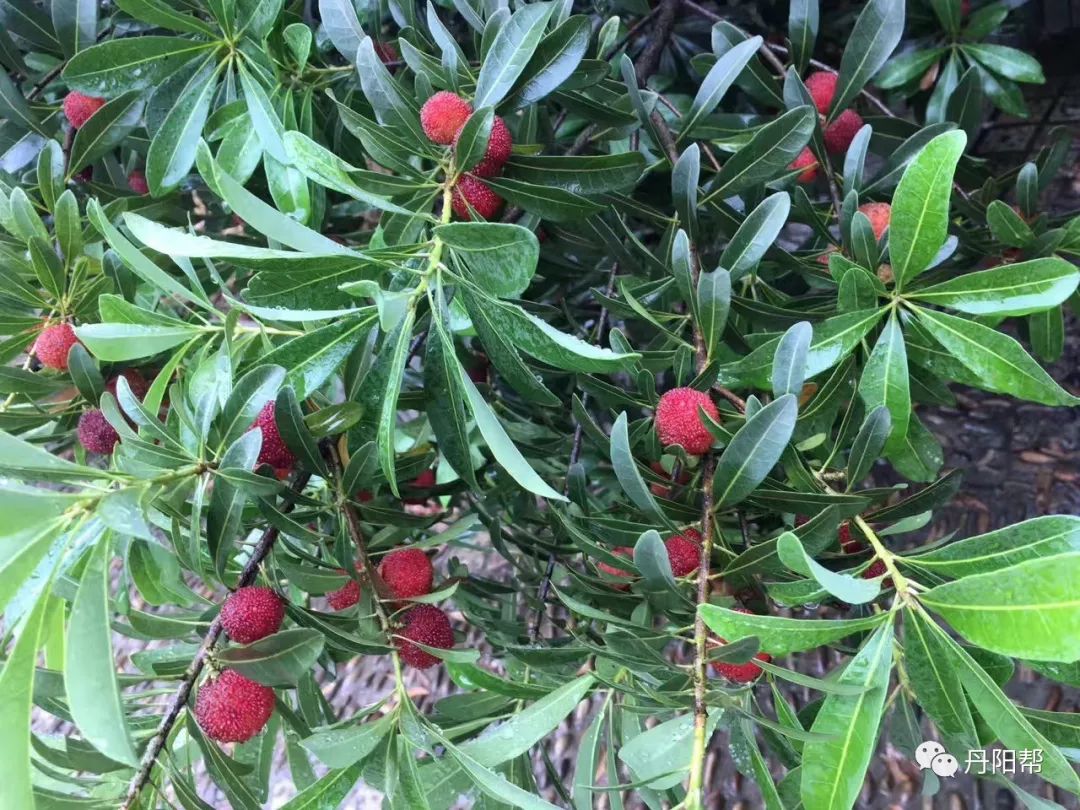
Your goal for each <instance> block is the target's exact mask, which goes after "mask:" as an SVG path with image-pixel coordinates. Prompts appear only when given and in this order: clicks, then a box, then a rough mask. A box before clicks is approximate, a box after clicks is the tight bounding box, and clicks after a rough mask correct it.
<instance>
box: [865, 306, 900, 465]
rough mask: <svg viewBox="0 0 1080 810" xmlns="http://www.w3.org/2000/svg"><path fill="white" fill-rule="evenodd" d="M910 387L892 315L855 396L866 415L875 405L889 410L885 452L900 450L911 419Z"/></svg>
mask: <svg viewBox="0 0 1080 810" xmlns="http://www.w3.org/2000/svg"><path fill="white" fill-rule="evenodd" d="M910 386H911V383H910V380H909V378H908V364H907V350H906V348H905V346H904V334H903V332H901V330H900V321H899V319H898V318H897V317H896V316H895V315H894V316H893V317H891V318H889V321H888V323H886V324H885V328H884V329H882V330H881V335H880V336H879V337H878V341H877V343H876V344H875V345H874V350H873V351H872V352H871V353H870V359H869V360H867V362H866V367H865V368H864V369H863V374H862V378H861V379H860V380H859V395H860V396H861V397H862V401H863V404H864V405H865V406H866V410H867V411H872V410H873V409H874V408H876V407H878V406H879V405H884V406H885V407H886V408H888V409H889V417H890V432H889V439H888V441H887V442H886V448H887V449H892V448H897V447H900V446H901V443H902V442H903V441H904V437H905V436H906V435H907V428H908V421H909V419H910V416H911V387H910Z"/></svg>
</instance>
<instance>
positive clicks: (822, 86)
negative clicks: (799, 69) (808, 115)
mask: <svg viewBox="0 0 1080 810" xmlns="http://www.w3.org/2000/svg"><path fill="white" fill-rule="evenodd" d="M836 79H837V75H836V74H835V73H833V72H832V71H831V70H819V71H817V72H816V73H811V74H810V75H809V76H807V77H806V89H807V90H808V91H809V93H810V98H812V99H813V100H814V106H815V107H817V111H818V112H819V113H821V114H822V115H827V114H828V112H829V107H830V106H831V105H832V102H833V97H835V96H836Z"/></svg>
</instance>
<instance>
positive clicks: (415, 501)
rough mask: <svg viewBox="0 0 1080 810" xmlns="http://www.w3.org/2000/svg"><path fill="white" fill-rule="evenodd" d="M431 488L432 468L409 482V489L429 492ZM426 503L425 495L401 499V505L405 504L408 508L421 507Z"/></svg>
mask: <svg viewBox="0 0 1080 810" xmlns="http://www.w3.org/2000/svg"><path fill="white" fill-rule="evenodd" d="M433 486H435V469H434V468H433V467H428V468H427V469H426V470H424V471H423V472H422V473H420V474H419V475H418V476H416V478H414V479H413V480H412V481H410V482H409V487H410V488H412V489H416V490H429V489H431V488H432V487H433ZM427 501H428V498H427V495H419V496H416V497H409V498H402V499H401V502H402V503H407V504H409V505H410V506H423V505H424V504H425V503H427Z"/></svg>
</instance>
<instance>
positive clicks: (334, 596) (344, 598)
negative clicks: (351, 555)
mask: <svg viewBox="0 0 1080 810" xmlns="http://www.w3.org/2000/svg"><path fill="white" fill-rule="evenodd" d="M356 570H357V571H359V570H360V564H359V563H357V565H356ZM338 573H339V574H344V573H345V572H344V571H342V570H340V569H339V570H338ZM326 601H327V602H328V603H329V605H330V609H331V610H347V609H348V608H351V607H352V606H353V605H355V604H356V603H357V602H359V601H360V583H359V582H357V581H356V580H355V579H350V580H349V581H348V582H346V583H345V584H344V585H342V586H341V587H340V588H338V589H337V590H336V591H331V592H330V593H328V594H327V595H326Z"/></svg>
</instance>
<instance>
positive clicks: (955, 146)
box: [889, 130, 967, 290]
mask: <svg viewBox="0 0 1080 810" xmlns="http://www.w3.org/2000/svg"><path fill="white" fill-rule="evenodd" d="M966 143H967V136H966V135H965V134H964V133H963V132H960V131H956V130H954V131H952V132H946V133H944V134H942V135H938V136H937V137H936V138H934V139H933V140H932V141H930V142H929V143H928V144H927V145H926V146H924V147H923V149H922V151H920V152H919V154H918V156H916V158H915V159H914V160H912V161H911V163H909V164H908V166H907V168H906V169H905V170H904V175H903V177H901V178H900V184H899V185H898V186H897V187H896V193H895V194H894V195H893V202H892V215H891V218H890V221H889V257H890V259H891V261H892V268H893V274H894V276H895V278H896V288H897V289H898V290H899V289H903V287H904V285H905V284H906V283H907V282H908V281H910V280H912V279H914V278H915V277H916V276H917V275H919V273H921V272H923V271H924V270H926V269H927V268H928V267H929V266H930V263H931V262H932V261H933V259H934V257H935V256H936V255H937V252H938V250H940V249H941V246H942V245H943V244H944V243H945V236H946V234H947V233H948V226H949V201H950V199H951V197H952V180H953V173H954V172H955V171H956V164H957V162H958V161H959V160H960V155H962V154H963V152H964V146H965V144H966Z"/></svg>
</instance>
